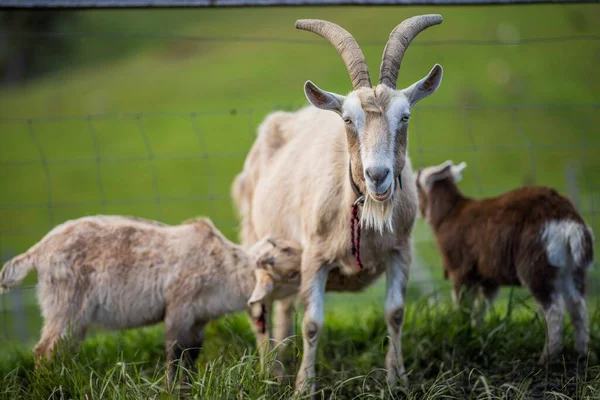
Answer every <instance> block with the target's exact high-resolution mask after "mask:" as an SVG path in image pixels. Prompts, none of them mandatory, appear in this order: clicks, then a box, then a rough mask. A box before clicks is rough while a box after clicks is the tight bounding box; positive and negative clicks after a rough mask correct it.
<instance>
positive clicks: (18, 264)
mask: <svg viewBox="0 0 600 400" xmlns="http://www.w3.org/2000/svg"><path fill="white" fill-rule="evenodd" d="M34 267H35V263H34V259H33V256H32V255H31V253H30V252H27V253H24V254H21V255H19V256H16V257H15V258H13V259H12V260H10V261H8V262H7V263H6V264H4V268H2V272H0V294H1V293H4V292H6V291H8V290H10V289H12V288H14V287H15V286H17V285H18V284H19V283H21V281H22V280H23V279H25V277H26V276H27V274H28V273H29V272H30V271H31V270H32V269H34Z"/></svg>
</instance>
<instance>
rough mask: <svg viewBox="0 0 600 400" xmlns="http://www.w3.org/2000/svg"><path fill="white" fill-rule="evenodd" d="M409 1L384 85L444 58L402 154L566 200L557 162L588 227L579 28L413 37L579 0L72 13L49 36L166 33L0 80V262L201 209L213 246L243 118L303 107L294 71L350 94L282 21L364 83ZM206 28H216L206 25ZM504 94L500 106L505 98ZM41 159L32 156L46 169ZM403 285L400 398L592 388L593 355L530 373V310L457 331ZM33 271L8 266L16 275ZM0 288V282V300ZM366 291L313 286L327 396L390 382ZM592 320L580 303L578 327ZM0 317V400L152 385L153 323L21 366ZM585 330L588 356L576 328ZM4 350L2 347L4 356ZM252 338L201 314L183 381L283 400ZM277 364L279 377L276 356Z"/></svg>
mask: <svg viewBox="0 0 600 400" xmlns="http://www.w3.org/2000/svg"><path fill="white" fill-rule="evenodd" d="M430 12H437V13H441V14H442V15H443V16H444V23H443V24H442V25H440V26H437V27H433V28H431V29H429V30H427V31H426V32H424V33H423V34H421V35H420V36H419V37H418V38H417V39H416V41H415V43H414V45H413V46H412V47H411V48H410V50H409V51H408V53H407V55H406V57H405V59H404V65H403V68H402V72H401V74H400V80H399V85H400V86H407V85H409V84H411V83H413V82H414V81H416V80H417V79H420V78H421V77H423V76H424V75H425V74H426V73H427V72H428V71H429V70H430V68H431V67H432V65H433V64H434V63H436V62H439V63H441V64H442V65H443V67H444V80H443V83H442V86H441V87H440V89H439V91H438V92H437V93H436V94H435V95H434V96H432V97H431V98H428V99H426V100H424V101H423V102H422V103H421V104H419V105H418V106H417V108H416V109H415V110H414V113H413V117H412V119H411V127H410V129H409V131H410V138H411V139H410V148H409V154H410V155H411V157H412V160H413V163H414V164H415V165H416V166H417V167H422V166H425V165H430V164H438V163H440V162H442V161H444V160H446V159H453V160H454V161H456V162H458V161H463V160H464V161H466V162H467V163H468V164H469V167H468V168H467V170H466V171H465V173H464V181H463V182H462V183H461V188H462V189H463V190H464V191H465V193H467V194H469V195H473V196H483V195H493V194H498V193H501V192H503V191H506V190H509V189H511V188H514V187H516V186H518V185H521V184H523V183H531V182H536V183H540V184H546V185H550V186H553V187H555V188H557V189H558V190H559V191H561V192H562V193H568V188H569V186H570V182H569V178H568V177H567V174H566V171H567V169H568V168H573V169H574V170H575V172H576V177H575V180H576V182H575V186H576V187H578V196H579V208H580V209H581V211H582V213H583V216H584V218H585V219H586V221H587V223H588V224H590V225H591V226H592V227H593V228H594V229H595V231H597V232H598V231H600V219H599V218H600V216H599V215H600V214H598V211H597V210H598V209H599V208H600V196H598V194H597V193H598V187H599V186H600V175H599V174H598V173H597V171H598V170H600V169H599V168H600V159H599V158H598V157H597V153H598V151H597V150H598V148H599V146H600V140H599V139H598V135H597V134H596V133H597V131H598V130H597V128H596V127H597V125H598V122H600V120H599V119H598V118H599V113H598V109H597V107H595V106H594V105H597V104H599V103H600V79H599V78H598V74H597V71H596V65H597V64H598V61H599V60H600V51H599V47H598V43H599V42H598V41H597V40H581V41H566V42H554V43H537V44H521V45H507V46H488V45H455V44H451V45H439V44H438V45H427V46H425V45H419V42H421V43H424V42H426V41H443V40H450V41H451V40H455V39H467V40H483V41H485V40H498V39H499V38H502V37H503V35H504V33H503V32H508V33H509V36H510V35H512V36H513V38H514V32H518V36H519V37H520V38H532V37H557V36H573V35H590V36H594V35H595V36H597V35H600V24H598V20H599V18H600V7H599V6H597V5H544V6H504V7H435V8H434V7H365V8H356V7H343V8H331V7H319V8H260V9H248V8H245V9H227V10H224V9H207V10H180V11H171V10H160V11H101V12H97V11H95V12H79V13H77V17H78V20H77V21H78V22H77V23H76V24H73V25H69V26H65V27H63V28H61V29H62V31H63V32H84V33H92V34H99V35H102V34H113V33H121V32H122V33H125V34H136V33H150V34H154V33H166V34H167V35H166V37H163V38H158V37H146V38H139V37H136V38H131V37H130V38H116V39H115V38H113V39H99V38H97V37H96V38H94V37H90V36H82V37H79V38H77V39H76V40H74V41H73V43H71V48H72V53H71V54H70V55H69V57H68V58H65V59H64V60H61V61H62V63H63V65H64V66H65V67H64V68H63V69H62V70H60V71H58V72H56V73H52V74H48V75H45V76H43V77H41V78H39V79H36V80H34V81H31V82H29V83H27V84H26V85H24V86H21V87H17V88H12V89H0V187H2V196H1V198H0V258H7V257H9V256H11V255H14V254H16V253H20V252H22V251H24V250H26V249H27V248H28V247H29V246H31V245H32V244H33V243H35V242H36V241H38V240H39V239H40V238H41V237H42V236H43V234H44V233H46V232H47V231H48V230H49V229H50V228H51V227H52V226H53V225H55V224H58V223H61V222H63V221H65V220H67V219H70V218H76V217H81V216H83V215H90V214H97V213H106V214H128V215H137V216H142V217H147V218H154V219H160V220H162V221H165V222H168V223H177V222H180V221H182V220H185V219H187V218H190V217H192V216H195V215H208V216H209V217H211V218H212V219H213V220H214V221H215V223H216V225H217V226H218V227H219V228H220V229H221V230H222V231H223V232H224V233H225V234H226V235H227V236H228V237H230V238H232V239H235V238H236V234H237V229H236V225H237V222H236V218H235V216H234V213H233V208H232V206H231V202H230V200H229V186H230V184H231V181H232V179H233V176H234V175H235V174H236V173H237V172H239V171H240V170H241V168H242V164H243V160H244V156H245V154H246V153H247V151H248V149H249V147H250V146H251V144H252V142H253V140H254V135H255V132H256V127H257V126H258V124H259V123H260V121H261V120H262V119H263V118H264V116H265V115H266V114H267V113H268V112H270V111H271V110H272V109H274V108H281V107H282V106H278V105H285V106H286V107H287V106H289V107H292V108H296V107H298V106H300V105H302V104H305V99H304V96H303V93H302V85H303V83H304V81H305V80H307V79H311V80H313V81H314V82H315V83H316V84H317V85H319V86H320V87H322V88H324V89H326V90H330V91H334V92H338V93H345V92H348V91H349V90H350V85H349V79H348V76H347V73H346V71H345V68H344V66H343V63H342V62H341V60H340V59H339V56H338V55H337V54H336V53H335V51H334V50H333V49H332V48H331V46H329V45H328V44H327V43H325V42H324V41H323V40H322V39H320V38H318V37H317V36H316V35H313V34H310V33H307V32H299V31H296V30H295V29H294V28H293V26H294V21H295V20H296V19H298V18H322V19H330V20H333V21H334V22H337V23H339V24H340V25H342V26H344V27H345V28H347V29H348V30H350V31H351V32H352V33H353V34H354V35H355V37H356V38H357V40H358V41H359V43H364V45H363V46H362V47H363V50H364V53H365V55H366V57H367V62H368V63H369V65H370V69H371V71H372V73H373V76H372V78H373V80H374V81H375V80H376V78H377V74H378V66H379V60H380V59H381V52H382V50H383V43H381V42H385V40H386V39H387V37H388V35H389V32H390V30H391V29H392V28H393V27H394V26H395V25H396V24H397V23H398V22H399V21H401V20H403V19H404V18H406V17H409V16H412V15H416V14H421V13H430ZM169 34H175V35H187V36H197V37H204V38H220V40H216V41H215V40H201V39H192V40H188V39H181V38H179V39H178V38H176V37H171V38H169V37H168V36H169ZM227 38H229V39H231V40H223V39H227ZM235 38H246V39H248V38H275V39H291V40H309V41H312V42H311V43H309V44H307V43H295V44H292V43H281V42H277V41H263V40H255V41H252V40H250V41H239V40H237V39H235ZM373 42H378V43H373ZM513 105H517V106H519V107H518V108H517V109H515V110H513V109H511V107H512V106H513ZM539 105H557V106H558V107H541V106H540V107H538V106H539ZM562 106H569V107H562ZM43 159H46V160H48V167H47V168H48V169H47V170H45V169H44V164H43V162H42V161H43ZM596 236H597V239H596V240H598V238H599V237H600V235H596ZM414 238H415V242H416V253H417V255H418V258H419V260H420V262H421V264H422V265H423V266H424V268H425V269H426V270H427V271H429V272H430V274H431V277H432V278H433V280H434V281H435V282H434V283H435V285H437V286H440V287H444V288H446V287H447V282H440V280H441V277H442V272H441V268H440V267H439V266H440V260H439V255H438V253H437V251H436V250H435V248H434V246H433V245H432V243H433V242H432V240H433V236H432V233H431V231H430V229H429V228H428V227H427V226H426V225H425V223H424V221H418V223H417V227H416V230H415V235H414ZM597 244H598V242H596V245H597ZM596 248H597V246H596ZM413 268H414V267H413ZM411 279H413V281H412V282H411V284H410V288H409V298H410V307H409V311H408V314H407V315H408V322H407V326H406V328H405V331H404V335H405V341H404V346H405V355H406V361H407V366H408V368H409V369H410V370H411V371H412V372H411V382H412V383H411V387H410V390H409V392H408V394H407V396H406V397H408V398H423V397H424V398H427V397H429V398H435V397H436V396H437V397H438V398H442V397H444V396H446V398H461V399H462V398H479V397H482V398H519V396H520V395H519V394H518V393H525V394H523V396H521V397H520V398H535V396H538V395H539V396H538V397H542V395H543V393H546V394H548V397H550V398H552V397H553V395H550V394H549V393H551V392H552V391H557V392H564V393H567V395H568V396H570V397H571V398H594V396H597V390H599V386H600V384H599V383H598V378H597V376H598V373H599V372H600V370H599V369H598V366H597V364H596V361H593V362H592V363H591V364H590V367H589V368H583V367H581V368H579V367H578V368H575V367H574V364H573V362H572V360H571V359H570V358H567V359H566V360H565V361H564V363H563V364H561V363H559V364H557V365H555V366H553V368H551V369H550V370H548V371H546V370H539V369H537V368H536V367H535V366H534V364H533V363H532V360H534V358H535V356H537V354H538V352H539V351H540V349H541V346H542V341H543V324H541V321H540V320H539V318H538V317H536V316H535V315H534V314H533V313H532V312H531V310H530V308H531V304H530V303H529V302H527V303H525V304H529V306H527V307H524V308H525V309H524V310H521V311H518V312H515V314H513V315H511V316H510V318H508V319H507V318H506V317H505V315H506V314H505V312H504V311H505V310H504V311H502V306H500V310H501V311H500V312H499V314H498V315H496V316H491V317H490V318H489V319H488V324H487V325H486V326H485V327H484V328H483V330H481V331H472V330H470V328H469V327H468V324H466V323H465V322H464V321H462V320H460V318H459V316H457V315H456V313H453V312H451V311H449V310H448V306H447V305H446V304H445V303H444V301H442V303H439V305H436V306H429V305H427V304H426V303H425V302H424V301H422V302H419V303H415V302H414V301H416V299H418V298H419V297H420V295H421V290H422V288H421V286H420V283H419V282H417V280H416V278H412V277H411ZM34 281H35V277H30V278H29V280H28V283H27V284H31V283H32V282H34ZM590 282H591V285H590V300H591V301H592V302H594V301H596V299H597V295H596V293H598V290H597V289H598V288H600V278H599V274H598V272H597V270H595V271H592V273H591V274H590ZM507 293H508V292H507V291H504V295H503V300H502V301H503V302H504V303H502V302H501V303H502V304H505V303H506V301H507V297H509V295H508V294H507ZM519 293H520V294H519V296H521V295H522V294H523V292H519ZM25 300H26V308H25V312H26V314H27V320H26V323H27V326H28V330H29V332H32V331H36V330H37V329H39V326H40V319H39V316H38V312H37V306H35V301H34V296H33V292H32V291H28V294H27V295H26V298H25ZM12 301H14V299H13V298H12V297H9V296H2V297H0V307H9V306H11V302H12ZM382 302H383V285H382V282H380V283H378V284H376V285H374V286H373V287H371V288H370V289H369V290H368V291H367V292H366V293H363V294H361V295H356V294H330V295H328V300H327V307H328V308H327V310H328V311H327V312H328V315H329V316H328V320H327V331H326V333H325V337H324V340H323V342H322V346H321V348H320V349H321V350H320V355H319V360H320V362H321V364H320V367H319V369H320V377H321V378H322V380H321V381H320V382H319V384H320V385H321V387H322V388H325V390H326V393H327V394H331V393H335V394H336V395H337V396H338V397H340V398H348V397H350V396H351V395H360V394H361V393H363V394H364V395H361V396H362V397H365V398H366V397H369V398H373V397H374V398H385V397H386V396H389V395H390V393H389V391H388V388H387V387H386V386H385V384H384V383H383V382H384V381H383V380H382V377H383V374H382V372H381V371H380V370H374V368H378V367H382V366H383V355H384V352H383V349H384V342H385V329H384V326H383V323H382V321H383V318H382V316H381V311H380V310H381V309H382V307H383V306H382ZM363 308H365V309H366V311H364V312H361V313H358V315H357V312H356V310H360V309H363ZM371 308H372V309H371ZM416 310H419V312H416ZM599 320H600V317H599V316H598V312H597V311H595V312H594V317H593V321H594V322H593V324H592V329H591V331H592V333H593V334H594V332H597V331H598V328H599V326H598V325H599V323H600V322H599ZM0 324H2V328H0V331H1V332H0V334H1V333H2V332H5V333H6V332H8V333H9V334H8V336H9V338H10V339H11V340H10V341H9V342H7V341H5V342H2V345H3V349H2V351H0V358H2V360H3V361H2V367H1V368H2V369H1V370H0V377H4V378H3V381H2V387H1V389H0V397H4V398H13V397H15V396H20V397H21V398H49V397H61V396H62V397H65V398H86V397H87V398H120V397H135V398H138V397H141V398H160V397H168V396H167V394H165V392H164V389H163V386H162V383H161V376H162V373H163V370H162V367H161V366H162V361H163V359H162V351H163V350H162V343H161V340H162V331H161V330H160V329H144V330H138V331H132V332H127V333H123V334H113V335H106V334H100V335H96V336H94V337H93V338H90V339H89V340H88V341H86V343H85V345H84V346H83V347H82V351H81V352H80V353H79V354H78V355H77V356H75V357H71V358H69V359H65V360H63V361H62V362H59V363H57V364H56V365H53V366H51V368H50V370H49V371H46V372H44V374H42V375H41V376H38V375H35V374H34V373H32V372H31V363H32V360H31V356H30V354H29V353H28V351H27V350H25V349H24V348H23V347H21V346H22V345H14V341H13V340H12V339H15V329H14V316H13V315H12V313H7V312H4V313H3V314H2V320H0ZM35 337H37V336H35ZM16 339H23V338H22V337H18V336H17V337H16ZM34 339H35V338H32V337H29V338H27V340H28V341H29V342H30V341H32V340H34ZM593 340H594V341H593V346H594V347H593V348H594V352H593V353H594V354H595V356H597V355H598V351H599V349H598V346H599V343H598V338H597V337H594V339H593ZM8 343H11V344H10V346H13V345H14V346H16V347H15V348H14V349H13V350H10V351H9V350H6V349H7V346H9V344H8ZM568 343H569V345H571V344H570V342H568ZM29 344H30V343H27V345H29ZM252 346H253V340H252V337H251V334H250V331H249V329H248V327H247V324H246V322H245V319H244V317H240V316H235V317H230V318H227V319H225V320H223V321H222V322H219V323H214V324H212V325H211V328H210V330H209V333H208V340H207V344H206V348H205V352H204V353H203V355H202V359H201V361H200V365H201V372H200V375H199V377H198V383H197V385H195V386H194V389H193V390H192V394H194V395H196V397H198V398H259V397H260V396H262V395H265V396H266V397H281V398H284V397H285V396H286V394H287V393H288V392H287V390H288V389H289V388H286V387H285V386H284V387H280V386H277V385H273V384H271V383H269V382H270V380H269V379H267V380H268V382H267V381H265V380H263V379H262V378H261V377H259V376H258V375H256V374H257V372H256V371H257V369H256V357H255V355H254V353H252V352H251V349H252V348H253V347H252ZM571 350H572V345H571ZM567 354H568V352H567ZM209 360H210V368H209V367H207V364H208V363H209ZM291 365H292V367H291V370H295V368H296V367H297V364H291ZM576 372H577V373H576ZM586 374H587V375H586ZM267 378H268V377H267ZM531 394H533V395H531ZM554 397H555V398H560V397H559V396H554Z"/></svg>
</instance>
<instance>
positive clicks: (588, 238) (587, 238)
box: [569, 224, 594, 268]
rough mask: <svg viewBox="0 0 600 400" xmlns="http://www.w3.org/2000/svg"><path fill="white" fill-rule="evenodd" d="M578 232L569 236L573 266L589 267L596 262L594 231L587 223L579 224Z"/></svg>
mask: <svg viewBox="0 0 600 400" xmlns="http://www.w3.org/2000/svg"><path fill="white" fill-rule="evenodd" d="M577 230H578V232H577V233H576V234H572V235H571V236H569V248H570V250H571V257H572V261H573V266H574V267H575V268H588V267H590V266H591V265H592V263H593V262H594V232H592V228H590V227H589V226H587V225H583V224H578V229H577Z"/></svg>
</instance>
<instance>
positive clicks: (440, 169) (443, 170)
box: [425, 161, 454, 186]
mask: <svg viewBox="0 0 600 400" xmlns="http://www.w3.org/2000/svg"><path fill="white" fill-rule="evenodd" d="M453 166H454V164H453V162H452V161H444V162H443V163H442V164H440V165H438V166H437V167H432V170H431V171H428V174H427V176H426V177H425V184H426V185H427V186H431V185H433V184H434V183H435V182H437V181H441V180H443V179H446V178H449V177H451V176H452V167H453Z"/></svg>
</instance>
